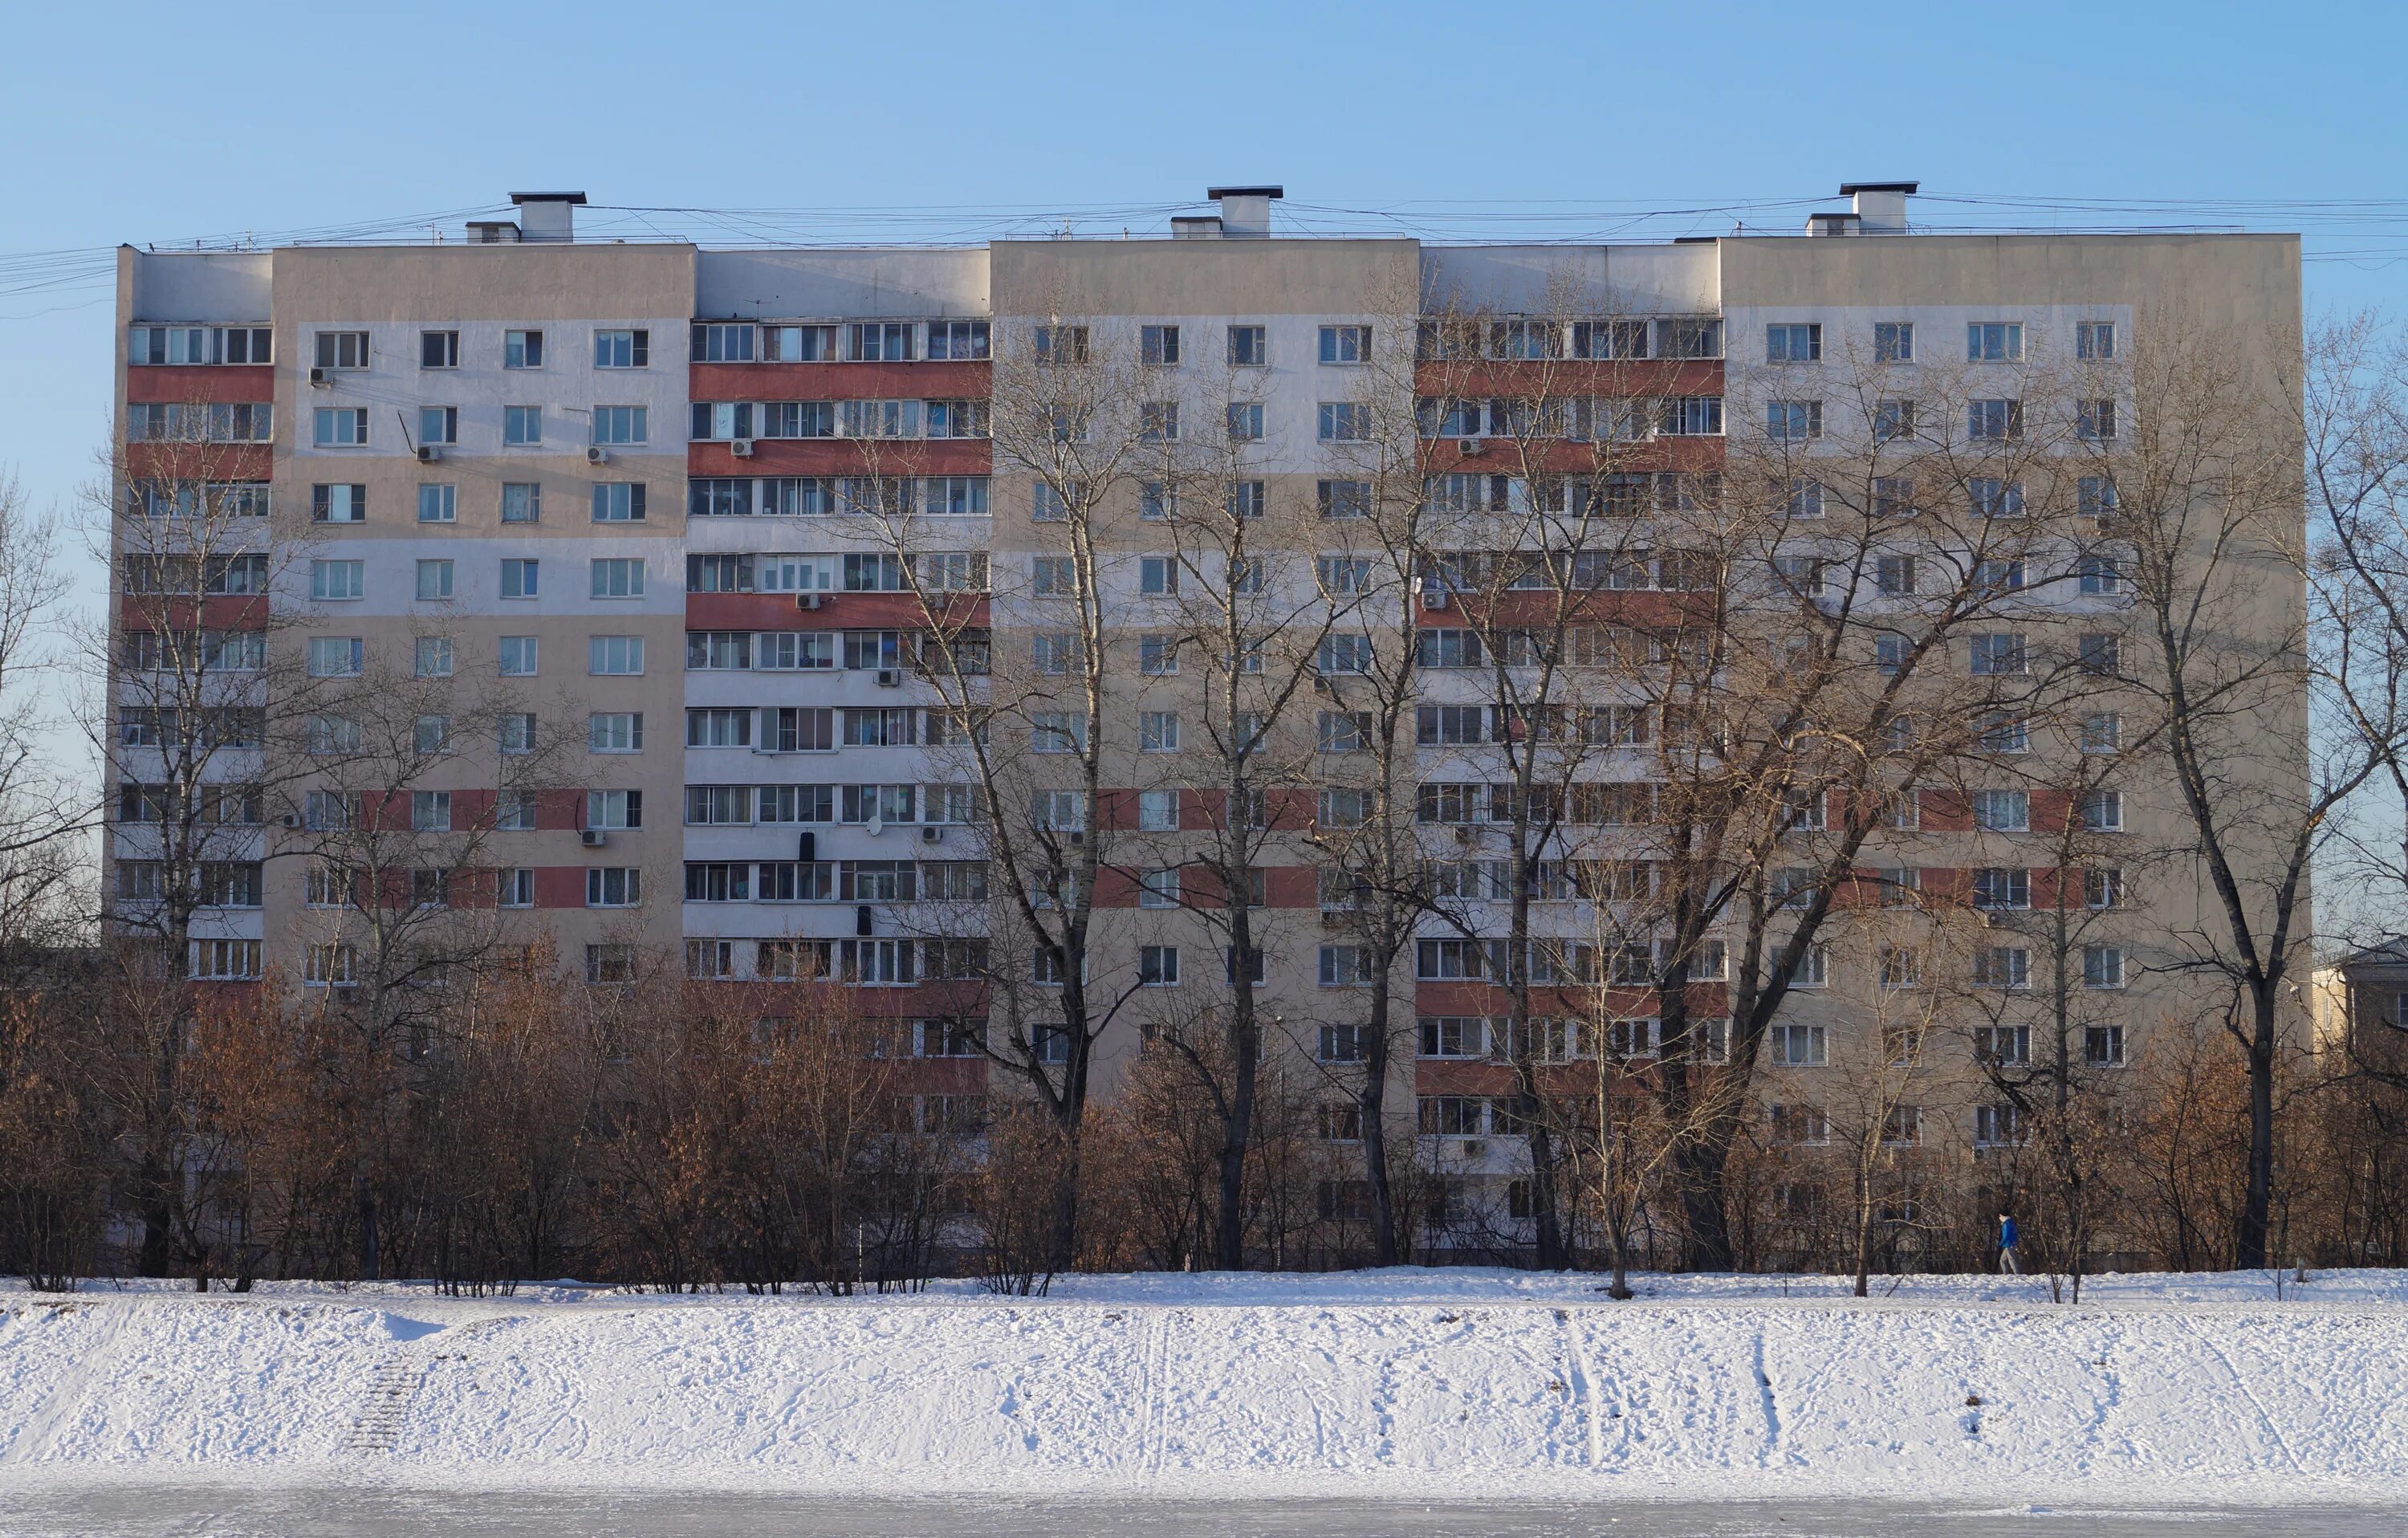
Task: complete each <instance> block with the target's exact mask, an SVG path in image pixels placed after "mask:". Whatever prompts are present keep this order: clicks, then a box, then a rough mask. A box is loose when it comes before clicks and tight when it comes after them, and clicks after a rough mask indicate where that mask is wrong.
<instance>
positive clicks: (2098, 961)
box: [2082, 945, 2124, 988]
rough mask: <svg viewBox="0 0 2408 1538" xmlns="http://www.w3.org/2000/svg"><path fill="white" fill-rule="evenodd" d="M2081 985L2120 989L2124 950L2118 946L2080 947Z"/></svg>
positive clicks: (2122, 980) (2122, 977)
mask: <svg viewBox="0 0 2408 1538" xmlns="http://www.w3.org/2000/svg"><path fill="white" fill-rule="evenodd" d="M2082 985H2083V986H2084V987H2085V988H2120V987H2122V986H2123V985H2124V949H2123V947H2122V946H2120V945H2085V946H2084V947H2082Z"/></svg>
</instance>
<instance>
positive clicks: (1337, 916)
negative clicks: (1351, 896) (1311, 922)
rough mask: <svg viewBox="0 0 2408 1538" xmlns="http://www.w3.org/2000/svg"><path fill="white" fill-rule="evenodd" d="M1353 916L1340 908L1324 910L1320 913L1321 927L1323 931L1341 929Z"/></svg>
mask: <svg viewBox="0 0 2408 1538" xmlns="http://www.w3.org/2000/svg"><path fill="white" fill-rule="evenodd" d="M1353 916H1354V915H1353V914H1351V913H1347V912H1346V911H1345V910H1344V909H1342V908H1324V909H1323V910H1322V911H1321V927H1323V928H1325V929H1343V928H1345V927H1346V924H1347V921H1348V920H1349V919H1350V918H1352V917H1353Z"/></svg>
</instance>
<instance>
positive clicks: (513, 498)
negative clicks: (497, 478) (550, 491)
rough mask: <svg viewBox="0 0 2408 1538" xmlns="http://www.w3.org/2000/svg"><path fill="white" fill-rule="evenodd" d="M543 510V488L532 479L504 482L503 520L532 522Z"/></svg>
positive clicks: (507, 521) (507, 522)
mask: <svg viewBox="0 0 2408 1538" xmlns="http://www.w3.org/2000/svg"><path fill="white" fill-rule="evenodd" d="M542 511H543V488H542V487H541V486H539V485H537V484H536V483H535V482H531V481H505V482H502V522H503V523H505V524H532V523H536V522H538V521H539V520H540V518H541V516H542Z"/></svg>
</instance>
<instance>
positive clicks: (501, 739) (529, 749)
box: [495, 711, 536, 755]
mask: <svg viewBox="0 0 2408 1538" xmlns="http://www.w3.org/2000/svg"><path fill="white" fill-rule="evenodd" d="M495 741H496V743H497V744H498V746H499V751H500V752H502V753H503V754H505V755H515V754H523V753H533V752H534V751H535V748H536V721H535V717H534V716H533V715H532V714H530V713H528V712H523V711H513V712H509V714H507V715H504V716H503V717H502V718H501V719H500V722H499V724H498V725H497V726H496V727H495Z"/></svg>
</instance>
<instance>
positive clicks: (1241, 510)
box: [1226, 481, 1268, 520]
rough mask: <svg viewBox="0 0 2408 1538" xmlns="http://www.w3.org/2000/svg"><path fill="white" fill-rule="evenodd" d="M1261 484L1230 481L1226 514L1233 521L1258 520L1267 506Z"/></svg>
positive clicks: (1257, 482)
mask: <svg viewBox="0 0 2408 1538" xmlns="http://www.w3.org/2000/svg"><path fill="white" fill-rule="evenodd" d="M1267 505H1268V504H1267V502H1266V500H1265V497H1264V490H1263V483H1262V482H1259V481H1232V482H1229V489H1228V492H1227V494H1226V507H1227V510H1228V514H1229V516H1230V517H1231V518H1234V519H1240V520H1243V519H1248V518H1260V517H1261V516H1262V515H1263V509H1264V508H1265V507H1266V506H1267Z"/></svg>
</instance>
